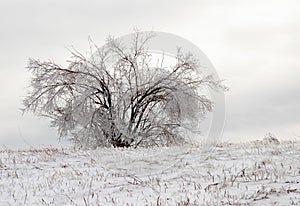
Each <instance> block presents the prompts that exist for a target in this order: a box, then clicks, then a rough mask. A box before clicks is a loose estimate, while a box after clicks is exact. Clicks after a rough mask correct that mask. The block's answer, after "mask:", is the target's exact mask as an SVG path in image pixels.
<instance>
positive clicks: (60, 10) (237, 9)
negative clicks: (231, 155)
mask: <svg viewBox="0 0 300 206" xmlns="http://www.w3.org/2000/svg"><path fill="white" fill-rule="evenodd" d="M299 11H300V2H299V1H298V0H251V1H248V0H195V1H189V0H187V1H178V0H176V1H175V0H173V1H163V0H151V1H140V0H126V1H125V0H124V1H118V2H117V1H113V0H95V1H88V0H85V1H75V0H43V1H41V0H26V1H24V0H19V1H16V0H1V1H0V94H1V95H0V147H1V145H6V146H7V147H9V148H10V147H25V146H28V145H45V146H48V145H53V146H55V145H57V144H59V143H57V134H56V132H55V130H54V129H53V128H49V127H48V122H47V121H45V120H42V119H38V118H36V117H34V116H32V115H30V114H26V115H24V116H22V115H21V112H20V110H19V108H21V107H22V98H23V97H24V96H25V94H26V93H25V91H26V89H25V87H26V86H28V79H29V73H27V72H26V69H25V66H26V64H27V60H28V58H29V57H33V58H39V59H45V60H47V59H52V60H54V61H56V62H58V63H61V64H64V63H65V60H66V59H67V58H68V57H69V52H68V50H67V49H68V48H70V47H71V46H74V47H76V48H77V49H78V50H81V51H86V50H88V36H91V37H92V38H93V39H94V41H95V42H97V44H98V45H102V44H103V43H104V40H105V38H106V37H107V36H108V35H109V34H111V35H113V36H115V37H118V36H122V35H124V34H128V33H131V32H132V31H133V28H134V27H138V28H139V29H140V30H157V31H164V32H169V33H173V34H176V35H179V36H181V37H183V38H186V39H188V40H190V41H191V42H193V43H194V44H196V45H197V46H198V47H199V48H200V49H201V50H202V51H203V52H204V53H205V54H206V55H207V56H208V57H209V59H210V60H211V61H212V63H213V64H214V66H215V68H216V70H217V71H218V73H219V75H220V77H221V78H222V79H226V82H225V83H226V84H227V85H228V86H229V87H230V88H231V91H230V92H228V93H227V94H226V113H227V119H226V126H225V129H224V134H223V140H224V141H245V140H254V139H261V138H263V136H264V135H265V133H267V132H273V133H274V134H275V135H277V136H278V138H280V139H285V138H289V139H299V138H300V108H299V105H300V81H299V78H300V58H299V57H300V38H299V37H300V12H299Z"/></svg>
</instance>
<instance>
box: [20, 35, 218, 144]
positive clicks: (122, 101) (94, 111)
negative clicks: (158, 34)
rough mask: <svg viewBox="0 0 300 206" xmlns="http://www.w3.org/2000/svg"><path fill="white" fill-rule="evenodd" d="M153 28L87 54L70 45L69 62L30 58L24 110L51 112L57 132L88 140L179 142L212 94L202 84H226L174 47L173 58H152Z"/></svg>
mask: <svg viewBox="0 0 300 206" xmlns="http://www.w3.org/2000/svg"><path fill="white" fill-rule="evenodd" d="M151 38H154V37H153V35H149V36H143V35H141V34H140V33H139V32H136V35H135V38H134V39H133V42H132V44H131V46H129V47H125V46H124V45H122V42H118V41H116V40H115V39H113V38H111V37H110V38H108V39H107V43H106V45H105V46H103V47H101V48H99V47H97V45H95V44H94V43H93V42H92V41H91V43H90V44H91V45H92V46H91V51H90V57H88V58H87V57H85V56H84V55H82V54H81V53H80V52H78V51H76V50H73V51H71V53H72V58H71V61H70V62H69V66H68V67H62V66H60V65H58V64H56V63H54V62H53V61H40V60H36V59H30V60H29V63H28V69H29V71H31V73H32V75H33V77H32V80H31V90H30V91H29V94H28V95H27V97H26V98H25V99H24V106H25V107H24V111H26V112H28V111H32V112H34V113H35V114H37V115H38V116H42V117H47V118H50V119H51V126H53V127H57V128H58V132H59V134H60V136H61V137H64V136H67V137H71V139H72V140H73V141H75V143H77V144H81V145H84V146H88V147H97V146H110V145H113V146H115V147H131V146H133V147H137V146H152V145H169V144H173V143H183V142H184V141H185V137H184V136H183V135H182V130H184V129H185V128H189V129H191V128H192V127H194V125H195V124H197V123H198V121H199V119H201V117H203V115H205V113H206V112H208V111H211V110H212V102H211V100H210V99H209V98H208V97H207V96H206V95H204V94H203V92H201V90H202V89H203V88H205V87H206V86H209V87H212V88H214V89H216V90H218V89H223V88H224V87H223V86H222V85H221V84H220V82H219V81H216V80H214V79H213V77H212V76H206V77H202V76H201V75H200V73H199V69H201V67H200V64H199V61H198V60H197V59H196V58H194V56H193V55H192V54H190V53H189V54H183V53H182V51H181V49H178V52H177V55H176V63H175V64H174V65H172V66H169V67H164V66H163V64H162V61H163V60H161V64H158V65H156V66H151V64H150V61H151V54H150V52H149V51H148V49H147V43H148V42H149V41H151Z"/></svg>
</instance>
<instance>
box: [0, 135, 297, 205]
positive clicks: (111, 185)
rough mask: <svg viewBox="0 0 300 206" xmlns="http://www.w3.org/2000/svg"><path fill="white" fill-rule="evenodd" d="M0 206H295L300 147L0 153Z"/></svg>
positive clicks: (225, 145) (226, 145)
mask: <svg viewBox="0 0 300 206" xmlns="http://www.w3.org/2000/svg"><path fill="white" fill-rule="evenodd" d="M0 205H1V206H2V205H3V206H4V205H300V142H282V143H280V144H279V145H277V144H272V143H271V144H262V142H258V141H257V142H251V143H247V144H229V143H223V144H219V145H217V146H213V147H207V146H206V147H203V146H182V147H171V148H151V149H136V150H134V149H115V148H111V149H107V148H106V149H104V148H98V149H96V150H78V149H71V148H68V149H65V148H64V149H62V148H60V149H55V148H52V149H40V150H39V149H32V150H27V151H10V150H5V151H0Z"/></svg>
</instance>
